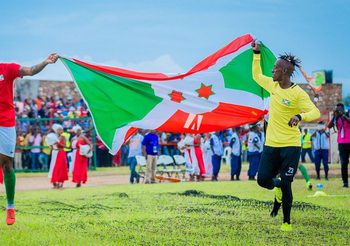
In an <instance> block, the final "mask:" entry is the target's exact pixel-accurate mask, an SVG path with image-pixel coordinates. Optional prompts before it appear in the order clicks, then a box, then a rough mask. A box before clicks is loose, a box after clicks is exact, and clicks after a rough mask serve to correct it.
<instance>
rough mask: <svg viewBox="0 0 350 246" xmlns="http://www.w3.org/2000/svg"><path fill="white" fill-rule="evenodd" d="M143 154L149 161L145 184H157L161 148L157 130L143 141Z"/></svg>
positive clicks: (151, 132) (147, 135)
mask: <svg viewBox="0 0 350 246" xmlns="http://www.w3.org/2000/svg"><path fill="white" fill-rule="evenodd" d="M142 147H143V150H142V152H143V154H144V156H145V157H146V159H147V169H146V178H145V184H150V183H151V184H154V183H155V182H156V180H155V177H156V166H157V157H158V148H159V137H158V135H157V134H156V131H155V130H151V131H150V132H149V133H148V134H146V135H145V137H144V139H143V141H142Z"/></svg>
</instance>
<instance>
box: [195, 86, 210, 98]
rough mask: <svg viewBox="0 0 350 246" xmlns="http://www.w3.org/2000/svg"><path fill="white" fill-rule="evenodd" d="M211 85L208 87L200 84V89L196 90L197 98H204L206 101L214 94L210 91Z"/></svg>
mask: <svg viewBox="0 0 350 246" xmlns="http://www.w3.org/2000/svg"><path fill="white" fill-rule="evenodd" d="M212 86H213V85H208V86H206V85H205V84H203V83H201V88H199V89H197V90H196V91H197V93H198V97H204V98H206V99H208V98H209V97H210V96H211V95H213V94H215V93H214V92H213V91H212V90H211V87H212Z"/></svg>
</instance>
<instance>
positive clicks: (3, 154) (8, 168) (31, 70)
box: [0, 53, 58, 225]
mask: <svg viewBox="0 0 350 246" xmlns="http://www.w3.org/2000/svg"><path fill="white" fill-rule="evenodd" d="M57 59H58V55H57V54H55V53H54V54H50V55H49V56H48V58H46V59H45V60H44V61H43V62H41V63H39V64H37V65H35V66H32V67H23V66H20V65H19V64H16V63H0V90H1V93H0V164H1V165H2V169H3V175H4V183H5V190H6V198H7V209H6V212H7V217H6V223H7V224H8V225H12V224H14V223H15V221H16V220H15V209H14V197H15V186H16V176H15V172H14V170H13V169H12V166H13V158H14V155H15V147H16V129H15V126H16V114H15V106H14V102H13V91H14V81H15V79H16V78H18V77H23V76H33V75H35V74H37V73H39V72H40V71H42V70H43V69H44V68H45V67H46V65H48V64H52V63H55V62H56V61H57Z"/></svg>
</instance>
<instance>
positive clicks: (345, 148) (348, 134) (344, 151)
mask: <svg viewBox="0 0 350 246" xmlns="http://www.w3.org/2000/svg"><path fill="white" fill-rule="evenodd" d="M334 126H336V127H337V129H338V149H339V156H340V163H341V176H342V179H343V187H344V188H348V187H349V180H348V165H349V156H350V118H349V114H346V113H345V109H344V104H342V103H338V104H337V107H336V109H335V111H334V113H333V118H332V120H331V121H330V122H329V124H328V128H332V127H334Z"/></svg>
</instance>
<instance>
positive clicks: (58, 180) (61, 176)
mask: <svg viewBox="0 0 350 246" xmlns="http://www.w3.org/2000/svg"><path fill="white" fill-rule="evenodd" d="M52 129H53V130H54V132H55V134H56V137H57V140H58V141H57V142H56V143H55V144H53V145H52V157H51V163H50V170H49V178H50V179H51V183H52V184H53V187H54V188H55V189H60V188H62V187H63V183H64V181H66V180H68V165H67V154H66V152H65V151H64V148H66V147H67V146H65V143H66V139H65V138H64V136H62V133H63V127H62V126H61V125H59V124H53V125H52Z"/></svg>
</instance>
